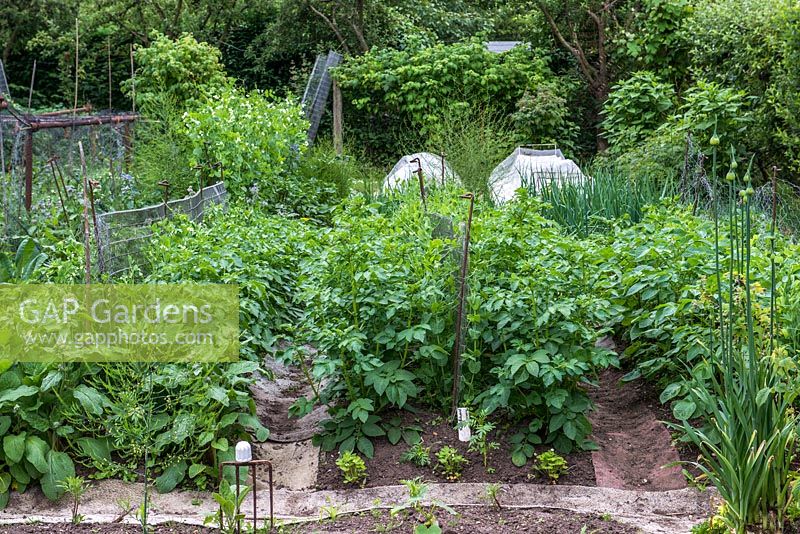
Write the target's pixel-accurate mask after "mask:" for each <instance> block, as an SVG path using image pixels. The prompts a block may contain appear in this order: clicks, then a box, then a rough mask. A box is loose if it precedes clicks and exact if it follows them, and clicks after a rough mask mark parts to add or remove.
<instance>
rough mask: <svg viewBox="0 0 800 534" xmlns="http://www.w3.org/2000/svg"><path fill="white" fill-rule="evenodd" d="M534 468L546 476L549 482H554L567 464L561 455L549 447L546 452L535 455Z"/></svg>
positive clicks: (564, 470)
mask: <svg viewBox="0 0 800 534" xmlns="http://www.w3.org/2000/svg"><path fill="white" fill-rule="evenodd" d="M535 469H536V470H537V471H539V472H540V473H542V474H544V475H546V476H547V478H549V479H550V482H552V483H553V484H555V483H556V482H558V478H559V477H560V476H561V475H563V474H564V473H566V472H567V470H568V469H569V466H568V465H567V461H566V460H565V459H564V457H563V456H559V455H558V454H556V452H555V451H553V450H552V449H550V450H549V451H547V452H543V453H542V454H537V455H536V466H535Z"/></svg>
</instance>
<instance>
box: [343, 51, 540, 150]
mask: <svg viewBox="0 0 800 534" xmlns="http://www.w3.org/2000/svg"><path fill="white" fill-rule="evenodd" d="M335 76H336V78H337V79H338V80H339V83H340V84H341V87H342V92H343V95H344V97H345V98H346V99H347V100H348V102H349V103H350V105H351V106H352V109H350V110H348V117H351V118H350V119H349V122H350V123H351V125H354V126H355V127H354V128H351V129H350V130H349V134H350V135H353V136H356V137H357V140H356V143H357V144H360V145H365V146H368V147H370V148H371V149H372V150H373V151H377V152H379V153H380V154H387V155H391V157H394V158H396V157H397V153H398V152H399V147H400V145H401V143H402V141H403V138H404V137H405V136H404V135H402V134H400V133H399V132H401V131H403V130H405V131H419V132H420V133H421V134H422V135H423V136H425V135H427V134H428V132H429V131H430V129H431V128H433V127H435V126H436V124H437V123H439V122H440V121H441V120H442V118H443V117H445V116H446V115H447V114H449V113H452V112H455V111H457V110H461V111H462V112H463V111H465V110H469V109H470V108H475V107H482V108H487V107H488V108H491V110H492V111H500V112H502V113H504V114H509V113H511V112H513V110H514V108H515V105H516V102H517V100H519V99H520V98H521V97H522V95H523V94H524V93H525V91H526V90H528V89H531V88H535V87H536V85H537V84H538V83H539V82H541V81H544V80H545V79H547V78H549V77H550V76H552V74H550V71H549V69H548V68H547V66H546V64H545V61H544V60H543V59H541V58H539V57H537V56H536V55H535V54H534V53H533V52H531V51H530V50H529V49H528V48H526V47H524V46H519V47H516V48H514V49H513V50H511V51H509V52H505V53H502V54H494V53H492V52H489V51H488V50H487V49H486V47H485V46H484V44H483V42H481V41H479V40H474V41H470V42H466V43H456V44H451V45H443V44H437V45H435V46H429V47H420V46H409V47H406V48H404V49H402V50H395V49H373V50H371V51H370V52H368V53H366V54H363V55H361V56H356V57H353V58H350V59H349V60H348V61H346V62H345V63H344V64H343V65H342V66H341V67H339V68H337V69H336V73H335Z"/></svg>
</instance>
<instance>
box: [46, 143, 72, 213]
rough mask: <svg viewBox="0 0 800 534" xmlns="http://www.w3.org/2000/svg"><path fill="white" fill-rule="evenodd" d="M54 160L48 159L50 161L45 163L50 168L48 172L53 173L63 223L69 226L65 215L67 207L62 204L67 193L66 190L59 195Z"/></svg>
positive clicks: (59, 187) (59, 188) (59, 189)
mask: <svg viewBox="0 0 800 534" xmlns="http://www.w3.org/2000/svg"><path fill="white" fill-rule="evenodd" d="M54 160H55V158H50V159H49V160H48V161H47V164H48V165H49V166H50V172H52V173H53V182H54V183H55V184H56V191H58V200H59V202H60V203H61V211H63V212H64V222H65V223H66V224H69V214H67V207H66V205H65V204H64V196H66V194H67V192H66V190H65V191H64V195H62V194H61V186H60V185H59V183H58V177H57V176H56V168H55V165H53V161H54Z"/></svg>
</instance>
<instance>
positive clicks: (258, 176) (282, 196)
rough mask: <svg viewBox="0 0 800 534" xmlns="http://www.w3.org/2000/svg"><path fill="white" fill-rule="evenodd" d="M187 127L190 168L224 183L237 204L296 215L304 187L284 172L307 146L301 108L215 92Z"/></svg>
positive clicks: (264, 97)
mask: <svg viewBox="0 0 800 534" xmlns="http://www.w3.org/2000/svg"><path fill="white" fill-rule="evenodd" d="M184 122H185V124H186V136H187V138H188V142H189V146H190V148H191V158H190V160H189V164H190V165H191V166H193V167H194V166H198V167H199V168H200V169H201V172H203V173H205V175H206V176H207V177H208V178H213V179H216V180H222V179H224V181H225V184H226V186H227V188H228V191H229V192H230V193H231V195H233V196H234V197H235V198H239V199H245V198H247V199H251V201H252V202H255V203H258V204H260V205H264V206H266V207H268V208H270V209H272V210H279V209H285V208H288V209H290V210H291V208H292V207H293V206H294V205H296V204H297V203H300V202H301V201H302V196H301V195H302V188H300V187H299V186H300V185H301V184H300V183H299V181H298V180H296V179H292V177H291V176H289V175H287V174H286V173H285V172H284V170H285V169H286V167H287V166H288V164H289V162H291V161H292V160H293V159H294V158H295V157H296V156H297V154H298V153H299V151H300V150H301V149H302V147H303V146H304V145H305V142H306V129H307V126H308V124H307V123H306V121H305V119H303V116H302V113H301V110H300V107H299V106H297V105H295V104H293V103H291V102H288V101H283V102H281V101H276V100H274V99H272V98H271V97H270V95H269V94H266V93H262V92H259V91H251V92H249V93H248V92H245V91H242V90H240V89H234V88H224V89H218V90H215V91H212V92H209V94H208V95H207V97H206V98H205V99H204V100H203V101H202V102H201V103H200V104H199V105H198V106H196V107H195V109H192V110H190V111H188V112H187V113H186V115H185V117H184ZM298 189H300V190H301V191H298Z"/></svg>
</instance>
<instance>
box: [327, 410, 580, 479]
mask: <svg viewBox="0 0 800 534" xmlns="http://www.w3.org/2000/svg"><path fill="white" fill-rule="evenodd" d="M398 415H399V416H400V417H401V418H402V419H403V420H404V424H416V425H419V426H420V427H422V429H423V434H422V440H423V444H424V446H425V447H430V449H431V451H430V456H431V465H430V466H427V467H417V466H416V465H414V464H412V463H407V462H406V463H401V462H400V458H401V456H402V455H403V453H404V452H405V451H406V450H408V448H409V447H408V445H406V444H405V443H404V442H403V441H402V440H401V441H400V443H398V444H397V445H392V444H391V443H389V441H388V440H387V439H386V438H385V437H381V438H375V439H373V444H374V446H375V454H374V456H373V458H372V459H368V458H365V462H366V464H367V473H368V478H367V483H366V487H375V486H388V485H392V484H398V483H399V481H400V480H403V479H412V478H415V477H422V479H423V480H426V481H430V482H451V481H449V480H447V478H445V477H444V476H443V475H442V474H440V473H438V472H437V471H435V470H434V467H436V457H435V454H436V452H438V451H439V450H440V449H441V448H442V447H444V446H450V447H454V448H455V449H457V450H458V451H459V453H460V454H462V455H463V456H464V457H465V458H467V460H469V464H467V466H466V467H465V468H464V471H463V474H462V475H461V478H460V479H459V480H458V482H503V483H507V484H510V483H518V482H527V483H532V484H549V483H550V481H549V480H548V479H547V478H546V477H543V476H541V475H540V474H538V473H537V472H536V471H534V470H533V468H532V467H531V463H532V462H528V465H526V466H523V467H517V466H515V465H514V464H513V463H512V462H511V444H510V443H509V438H510V437H511V436H513V435H514V433H515V432H514V431H513V429H509V430H508V431H496V432H495V434H494V435H493V436H491V438H490V441H495V442H497V443H499V448H498V449H496V450H494V451H491V452H490V453H489V462H488V466H489V467H490V468H492V469H493V470H494V472H487V471H486V469H485V468H484V466H483V457H482V456H481V455H480V454H479V453H476V452H470V451H469V450H468V444H467V443H462V442H460V441H459V440H458V434H457V432H456V430H455V429H453V427H452V426H451V424H450V423H449V422H448V421H446V420H445V419H443V418H442V417H441V416H437V415H435V414H431V413H427V412H421V413H418V414H416V415H414V414H411V413H409V412H402V413H398ZM546 450H548V447H546V446H541V447H539V450H538V452H544V451H546ZM564 457H565V458H566V460H567V463H568V464H569V471H568V472H567V473H566V474H565V475H563V476H562V477H561V478H559V480H558V483H559V484H571V485H578V486H594V485H595V479H594V467H593V465H592V454H591V453H590V452H587V451H579V452H573V453H571V454H566V455H564ZM337 458H338V452H337V451H333V452H329V453H326V452H320V461H319V471H318V472H317V487H318V488H320V489H344V488H347V487H352V486H346V485H345V484H344V483H343V481H342V478H341V473H340V471H339V469H338V468H337V467H336V463H335V462H336V459H337Z"/></svg>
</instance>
